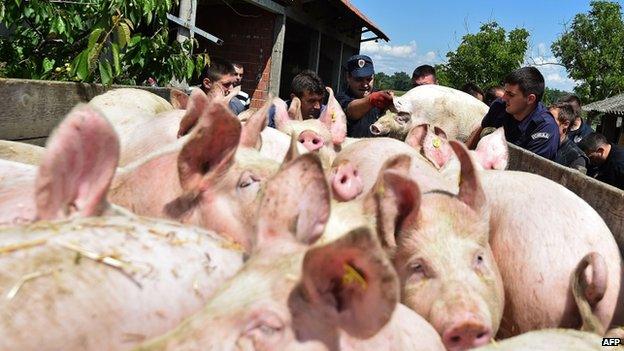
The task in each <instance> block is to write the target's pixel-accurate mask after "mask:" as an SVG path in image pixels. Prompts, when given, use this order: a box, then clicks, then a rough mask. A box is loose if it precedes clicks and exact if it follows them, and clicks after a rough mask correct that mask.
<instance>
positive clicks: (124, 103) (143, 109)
mask: <svg viewBox="0 0 624 351" xmlns="http://www.w3.org/2000/svg"><path fill="white" fill-rule="evenodd" d="M89 105H91V106H93V107H95V108H96V109H98V110H99V111H101V112H102V113H103V114H104V116H105V117H106V118H107V119H108V120H109V121H110V122H111V124H112V125H113V126H114V128H115V130H116V131H117V132H118V133H119V134H124V133H125V132H126V131H130V130H132V127H133V126H134V124H135V123H136V122H137V120H138V119H146V118H147V119H149V118H151V117H153V116H155V115H157V114H158V113H161V112H165V111H171V110H173V109H174V108H173V105H171V103H169V102H168V101H167V100H165V99H163V98H161V97H160V96H158V95H156V94H154V93H151V92H149V91H147V90H142V89H136V88H119V89H112V90H109V91H107V92H105V93H103V94H100V95H98V96H95V97H94V98H93V99H91V101H89Z"/></svg>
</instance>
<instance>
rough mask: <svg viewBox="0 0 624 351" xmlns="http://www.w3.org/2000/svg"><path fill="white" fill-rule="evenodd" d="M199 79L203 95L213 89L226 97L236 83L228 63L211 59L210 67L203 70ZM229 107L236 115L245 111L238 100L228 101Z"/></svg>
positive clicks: (232, 67)
mask: <svg viewBox="0 0 624 351" xmlns="http://www.w3.org/2000/svg"><path fill="white" fill-rule="evenodd" d="M200 79H201V86H200V87H201V89H202V91H203V92H204V93H206V94H208V93H209V92H210V91H211V90H213V89H214V90H216V91H220V92H221V93H222V94H223V96H225V95H228V94H229V93H230V90H231V89H232V88H234V84H235V82H236V77H235V76H234V66H233V65H232V64H231V63H230V62H228V61H225V60H222V59H219V58H213V59H212V60H211V62H210V66H207V67H206V68H205V69H204V73H203V74H202V76H201V78H200ZM229 106H230V109H231V110H232V112H234V114H236V115H238V114H239V113H241V112H243V110H245V106H243V103H242V102H241V101H240V100H239V99H235V98H233V99H232V100H230V105H229Z"/></svg>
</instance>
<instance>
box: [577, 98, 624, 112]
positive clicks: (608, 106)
mask: <svg viewBox="0 0 624 351" xmlns="http://www.w3.org/2000/svg"><path fill="white" fill-rule="evenodd" d="M583 110H584V111H597V112H602V113H613V114H616V115H624V94H620V95H616V96H612V97H610V98H606V99H604V100H600V101H595V102H592V103H591V104H587V105H585V106H583Z"/></svg>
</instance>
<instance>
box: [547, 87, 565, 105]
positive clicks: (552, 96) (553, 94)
mask: <svg viewBox="0 0 624 351" xmlns="http://www.w3.org/2000/svg"><path fill="white" fill-rule="evenodd" d="M567 95H571V93H569V92H567V91H563V90H559V89H552V88H549V87H546V88H545V89H544V96H543V97H542V103H544V105H546V106H549V105H551V104H553V103H555V102H557V101H559V100H560V99H561V98H562V97H564V96H567Z"/></svg>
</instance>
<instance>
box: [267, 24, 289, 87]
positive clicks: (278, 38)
mask: <svg viewBox="0 0 624 351" xmlns="http://www.w3.org/2000/svg"><path fill="white" fill-rule="evenodd" d="M273 33H274V35H273V38H274V39H273V50H272V52H271V77H270V80H269V92H270V93H271V94H273V96H279V90H280V76H281V72H282V59H283V58H284V38H285V37H286V16H284V15H275V29H274V31H273Z"/></svg>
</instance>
